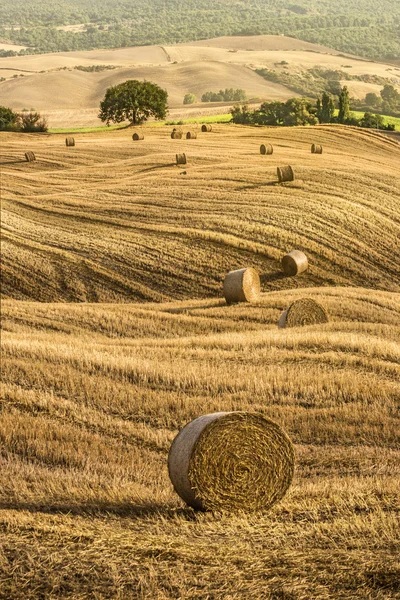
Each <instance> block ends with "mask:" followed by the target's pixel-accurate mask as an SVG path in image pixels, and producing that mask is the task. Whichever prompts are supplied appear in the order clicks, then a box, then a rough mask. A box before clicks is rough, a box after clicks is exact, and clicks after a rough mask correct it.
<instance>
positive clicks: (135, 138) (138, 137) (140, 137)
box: [132, 131, 144, 142]
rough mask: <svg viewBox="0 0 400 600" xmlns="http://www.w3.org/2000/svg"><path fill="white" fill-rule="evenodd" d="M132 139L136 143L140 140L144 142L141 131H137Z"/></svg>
mask: <svg viewBox="0 0 400 600" xmlns="http://www.w3.org/2000/svg"><path fill="white" fill-rule="evenodd" d="M132 139H133V141H134V142H137V141H138V140H144V134H143V133H142V132H141V131H135V133H134V134H133V135H132Z"/></svg>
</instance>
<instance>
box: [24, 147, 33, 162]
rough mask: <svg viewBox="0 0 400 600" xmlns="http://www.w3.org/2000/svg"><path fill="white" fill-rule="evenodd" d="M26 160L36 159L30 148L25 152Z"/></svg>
mask: <svg viewBox="0 0 400 600" xmlns="http://www.w3.org/2000/svg"><path fill="white" fill-rule="evenodd" d="M25 160H26V162H33V161H35V160H36V156H35V155H34V153H33V152H31V151H30V150H29V151H28V152H25Z"/></svg>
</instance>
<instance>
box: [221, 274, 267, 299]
mask: <svg viewBox="0 0 400 600" xmlns="http://www.w3.org/2000/svg"><path fill="white" fill-rule="evenodd" d="M260 287H261V284H260V276H259V275H258V273H257V271H256V270H255V269H253V268H252V267H250V268H247V269H238V270H237V271H230V272H229V273H228V274H227V275H226V277H225V279H224V297H225V300H226V301H227V303H228V304H231V303H233V302H256V301H257V300H258V299H259V297H260Z"/></svg>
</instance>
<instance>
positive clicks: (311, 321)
mask: <svg viewBox="0 0 400 600" xmlns="http://www.w3.org/2000/svg"><path fill="white" fill-rule="evenodd" d="M327 322H328V315H327V312H326V310H325V309H324V307H323V306H321V305H320V304H318V302H316V301H315V300H313V299H312V298H300V299H299V300H295V301H294V302H293V303H292V304H291V305H290V306H289V308H287V309H286V310H284V311H283V313H282V314H281V317H280V319H279V322H278V327H279V328H282V329H283V328H285V327H301V326H302V325H316V324H317V323H327Z"/></svg>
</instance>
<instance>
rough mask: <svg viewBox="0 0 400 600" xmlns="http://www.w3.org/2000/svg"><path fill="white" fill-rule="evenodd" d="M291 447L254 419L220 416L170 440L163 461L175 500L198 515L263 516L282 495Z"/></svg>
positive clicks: (273, 427)
mask: <svg viewBox="0 0 400 600" xmlns="http://www.w3.org/2000/svg"><path fill="white" fill-rule="evenodd" d="M294 461H295V459H294V449H293V444H292V442H291V440H290V439H289V437H288V436H287V434H286V433H285V432H284V431H283V429H282V428H281V427H280V426H279V425H278V424H277V423H275V422H274V421H272V420H270V419H267V418H266V417H263V416H262V415H260V414H253V413H246V412H220V413H213V414H208V415H204V416H201V417H198V418H197V419H195V420H194V421H191V422H190V423H188V424H187V425H186V426H185V427H184V428H183V429H182V430H181V431H180V432H179V433H178V435H177V436H176V438H175V439H174V441H173V443H172V446H171V449H170V451H169V456H168V470H169V476H170V479H171V482H172V484H173V486H174V489H175V491H176V492H177V493H178V494H179V496H180V497H181V498H182V500H184V501H185V502H186V504H188V505H189V506H192V507H193V508H196V509H199V510H223V511H229V512H234V511H238V510H245V511H256V510H267V509H269V508H270V507H271V506H273V504H275V503H276V502H278V500H281V498H283V496H284V495H285V493H286V492H287V490H288V488H289V486H290V484H291V482H292V479H293V473H294Z"/></svg>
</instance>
